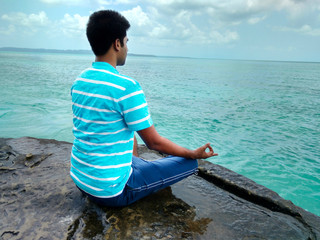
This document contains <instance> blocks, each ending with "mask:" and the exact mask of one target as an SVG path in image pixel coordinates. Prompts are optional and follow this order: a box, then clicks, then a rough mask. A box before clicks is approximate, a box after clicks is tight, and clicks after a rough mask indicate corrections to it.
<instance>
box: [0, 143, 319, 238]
mask: <svg viewBox="0 0 320 240" xmlns="http://www.w3.org/2000/svg"><path fill="white" fill-rule="evenodd" d="M71 147H72V144H70V143H67V142H59V141H55V140H47V139H35V138H28V137H24V138H18V139H0V189H1V191H0V196H1V198H0V239H1V240H2V239H59V240H60V239H210V240H211V239H223V240H229V239H230V240H236V239H243V240H245V239H248V240H249V239H252V240H253V239H277V240H278V239H297V240H301V239H320V218H319V217H318V216H316V215H314V214H311V213H309V212H307V211H304V210H303V209H301V208H299V207H297V206H295V205H293V204H292V203H291V202H290V201H286V200H284V199H282V198H281V197H280V196H279V195H278V194H276V193H275V192H273V191H271V190H269V189H267V188H265V187H263V186H261V185H258V184H256V183H255V182H253V181H251V180H249V179H247V178H245V177H244V176H241V175H239V174H236V173H234V172H232V171H230V170H228V169H226V168H223V167H221V166H219V165H215V164H212V163H209V162H205V161H199V166H200V167H199V174H198V176H191V177H189V178H187V179H185V180H183V181H181V182H179V183H176V184H174V185H173V186H171V187H169V188H166V189H164V190H162V191H159V192H157V193H156V194H153V195H151V196H149V197H147V198H145V199H143V200H140V201H138V202H137V203H134V204H132V205H130V206H128V207H125V208H116V209H112V208H101V207H98V206H96V205H95V204H93V203H91V202H90V201H88V200H87V199H86V198H85V197H84V196H82V194H81V193H80V191H79V190H78V189H77V188H76V187H75V185H74V184H73V182H72V180H71V179H70V177H69V165H70V164H69V157H70V151H71ZM139 153H140V155H141V157H143V158H145V159H149V160H152V159H155V158H160V157H161V156H160V155H159V154H157V153H155V152H152V151H149V150H147V149H146V148H145V147H144V146H139Z"/></svg>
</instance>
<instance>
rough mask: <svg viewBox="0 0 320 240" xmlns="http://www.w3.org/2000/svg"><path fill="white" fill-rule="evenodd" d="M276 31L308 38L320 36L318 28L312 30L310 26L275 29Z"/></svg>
mask: <svg viewBox="0 0 320 240" xmlns="http://www.w3.org/2000/svg"><path fill="white" fill-rule="evenodd" d="M274 29H275V30H276V31H282V32H296V33H300V34H304V35H310V36H320V28H312V27H311V26H310V25H308V24H305V25H303V26H301V27H299V28H292V27H275V28H274Z"/></svg>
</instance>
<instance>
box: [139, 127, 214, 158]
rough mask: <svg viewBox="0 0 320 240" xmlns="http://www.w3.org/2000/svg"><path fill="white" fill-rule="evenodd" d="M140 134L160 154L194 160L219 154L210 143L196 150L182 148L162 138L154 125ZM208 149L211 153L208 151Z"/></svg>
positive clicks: (150, 147)
mask: <svg viewBox="0 0 320 240" xmlns="http://www.w3.org/2000/svg"><path fill="white" fill-rule="evenodd" d="M138 134H139V136H140V137H141V138H142V140H143V141H144V142H145V144H146V145H147V147H148V148H149V149H152V150H156V151H158V152H162V153H166V154H170V155H174V156H179V157H185V158H192V159H206V158H209V157H213V156H217V155H218V154H217V153H214V151H213V149H212V147H211V146H210V143H207V144H205V145H203V146H201V147H199V148H197V149H195V150H190V149H187V148H184V147H181V146H179V145H177V144H175V143H173V142H171V141H170V140H168V139H166V138H164V137H162V136H160V134H159V133H158V132H157V130H156V129H155V127H154V126H153V125H152V126H151V127H149V128H146V129H143V130H140V131H138ZM207 149H208V150H209V151H206V150H207Z"/></svg>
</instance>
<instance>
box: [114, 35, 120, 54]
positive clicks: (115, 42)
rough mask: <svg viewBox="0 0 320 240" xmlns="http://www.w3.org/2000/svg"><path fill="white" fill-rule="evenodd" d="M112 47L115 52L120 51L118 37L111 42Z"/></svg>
mask: <svg viewBox="0 0 320 240" xmlns="http://www.w3.org/2000/svg"><path fill="white" fill-rule="evenodd" d="M113 47H114V50H116V51H117V52H118V51H120V48H121V42H120V39H119V38H118V39H116V40H115V41H114V42H113Z"/></svg>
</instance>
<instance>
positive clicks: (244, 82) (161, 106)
mask: <svg viewBox="0 0 320 240" xmlns="http://www.w3.org/2000/svg"><path fill="white" fill-rule="evenodd" d="M93 59H94V58H93V56H91V55H71V54H70V55H68V54H48V53H46V54H44V53H14V52H0V66H1V75H0V103H1V105H0V137H21V136H33V137H39V138H54V139H57V140H64V141H69V142H72V141H73V136H72V131H71V129H72V113H71V102H70V86H71V84H72V82H73V80H74V79H75V77H76V76H77V75H78V74H79V73H80V72H81V71H82V70H83V69H84V68H86V67H88V66H90V65H91V62H92V61H93ZM118 70H119V71H120V72H121V73H124V74H127V75H130V76H132V77H134V78H136V79H137V80H138V81H139V82H140V83H141V85H142V87H143V89H144V92H145V94H146V96H147V100H148V103H149V107H150V111H151V114H152V117H153V120H154V122H155V126H156V128H157V130H158V131H159V132H160V134H162V135H163V136H166V137H167V138H169V139H171V140H173V141H175V142H176V143H178V144H181V145H183V146H185V147H189V148H196V147H197V146H199V145H201V144H204V143H206V142H211V143H212V144H213V145H214V149H215V151H216V152H218V153H219V156H218V157H215V158H211V159H210V161H212V162H214V163H217V164H220V165H223V166H225V167H227V168H229V169H232V170H234V171H236V172H238V173H240V174H243V175H245V176H247V177H249V178H251V179H252V180H254V181H256V182H258V183H260V184H262V185H264V186H266V187H268V188H270V189H272V190H274V191H276V192H277V193H279V194H280V195H281V196H282V197H284V198H285V199H288V200H291V201H293V202H294V203H295V204H296V205H298V206H300V207H303V208H304V209H306V210H308V211H310V212H313V213H315V214H317V215H319V216H320V147H319V143H320V131H319V129H320V63H301V62H270V61H235V60H234V61H232V60H208V59H186V58H160V57H133V56H129V57H128V59H127V63H126V66H124V67H119V68H118Z"/></svg>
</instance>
